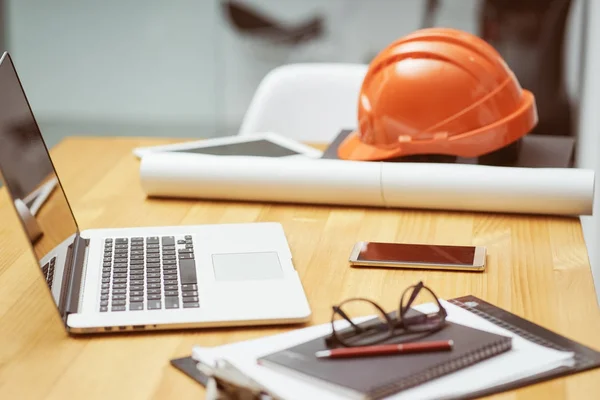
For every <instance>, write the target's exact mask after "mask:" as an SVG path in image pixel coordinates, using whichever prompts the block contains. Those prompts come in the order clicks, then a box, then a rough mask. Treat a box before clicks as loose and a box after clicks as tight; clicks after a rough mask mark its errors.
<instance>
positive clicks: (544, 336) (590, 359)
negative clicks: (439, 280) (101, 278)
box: [171, 295, 600, 400]
mask: <svg viewBox="0 0 600 400" xmlns="http://www.w3.org/2000/svg"><path fill="white" fill-rule="evenodd" d="M447 301H448V302H449V303H451V304H453V305H455V306H458V307H461V308H463V309H465V310H467V311H469V312H472V313H473V314H475V315H477V316H479V317H481V318H483V319H485V320H487V321H489V322H491V323H493V324H495V325H497V326H500V327H502V328H504V329H506V330H508V331H510V332H512V333H515V334H517V335H519V336H521V337H523V338H525V339H527V340H529V341H532V342H534V343H537V344H540V345H542V346H546V347H550V348H553V349H556V350H560V351H568V352H573V353H574V358H575V362H574V363H573V364H572V365H571V366H563V367H559V368H556V369H553V370H550V371H547V372H544V373H542V374H538V375H533V376H530V377H527V378H523V379H520V380H518V381H513V382H509V383H506V384H503V385H497V386H493V387H490V388H486V389H485V390H482V391H477V392H472V393H469V394H468V395H466V396H461V397H459V398H458V399H460V400H469V399H475V398H479V397H484V396H490V395H492V394H497V393H501V392H506V391H509V390H515V389H519V388H522V387H524V386H529V385H533V384H536V383H541V382H544V381H548V380H551V379H554V378H560V377H565V376H569V375H573V374H577V373H579V372H583V371H587V370H590V369H594V368H598V367H600V352H599V351H596V350H594V349H592V348H590V347H587V346H584V345H582V344H581V343H578V342H576V341H574V340H571V339H568V338H566V337H564V336H562V335H559V334H557V333H555V332H552V331H550V330H548V329H546V328H544V327H542V326H540V325H537V324H535V323H533V322H531V321H528V320H526V319H524V318H521V317H519V316H517V315H515V314H513V313H511V312H508V311H506V310H504V309H502V308H500V307H497V306H495V305H493V304H490V303H488V302H486V301H484V300H482V299H480V298H478V297H476V296H472V295H468V296H463V297H457V298H454V299H450V300H447ZM171 363H172V364H173V365H174V366H176V367H177V368H178V369H179V370H180V371H182V372H184V373H185V374H187V375H188V376H190V377H191V378H192V379H194V380H196V381H197V382H199V383H200V384H202V385H203V386H205V384H206V383H205V382H203V381H205V379H206V376H203V374H199V373H198V372H199V371H198V369H197V368H196V365H197V364H196V363H197V361H195V360H193V359H192V358H191V357H186V358H185V359H179V360H172V361H171ZM458 399H456V400H458Z"/></svg>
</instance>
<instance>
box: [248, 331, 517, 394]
mask: <svg viewBox="0 0 600 400" xmlns="http://www.w3.org/2000/svg"><path fill="white" fill-rule="evenodd" d="M437 340H452V341H453V342H454V346H453V349H452V350H451V351H441V352H428V353H419V354H402V355H391V356H379V357H366V358H363V357H361V358H351V359H343V360H341V359H318V358H316V357H315V353H316V352H317V351H320V350H326V349H327V348H328V347H327V346H326V344H325V338H324V337H319V338H316V339H313V340H310V341H308V342H305V343H302V344H299V345H296V346H293V347H290V348H288V349H285V350H282V351H278V352H275V353H273V354H269V355H267V356H265V357H261V358H259V359H258V362H259V363H260V364H261V365H264V366H266V367H269V368H276V369H278V370H279V371H280V372H282V373H286V372H287V373H291V374H294V375H296V374H302V375H304V378H305V379H308V380H309V381H310V382H311V383H312V384H316V385H319V384H320V385H325V386H329V389H330V390H332V391H337V392H338V393H340V394H341V395H343V396H344V397H346V398H354V399H380V398H384V397H386V396H389V395H391V394H394V393H397V392H400V391H402V390H406V389H409V388H411V387H414V386H417V385H421V384H423V383H425V382H428V381H431V380H433V379H437V378H439V377H441V376H444V375H447V374H450V373H453V372H455V371H458V370H460V369H463V368H466V367H468V366H471V365H473V364H476V363H478V362H480V361H483V360H485V359H488V358H491V357H494V356H496V355H498V354H500V353H503V352H505V351H508V350H510V348H511V345H512V338H510V337H507V336H503V335H498V334H495V333H490V332H486V331H482V330H478V329H474V328H471V327H468V326H464V325H460V324H456V323H452V322H448V324H447V326H446V327H445V328H444V329H442V330H440V331H438V332H435V333H433V334H431V335H429V336H427V337H426V338H422V339H420V340H418V341H437ZM296 377H300V376H299V375H296ZM300 378H302V377H300Z"/></svg>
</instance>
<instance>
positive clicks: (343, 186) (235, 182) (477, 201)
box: [140, 152, 594, 215]
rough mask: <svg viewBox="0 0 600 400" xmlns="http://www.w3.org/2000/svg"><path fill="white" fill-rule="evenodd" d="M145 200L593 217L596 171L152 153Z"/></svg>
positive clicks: (144, 176)
mask: <svg viewBox="0 0 600 400" xmlns="http://www.w3.org/2000/svg"><path fill="white" fill-rule="evenodd" d="M140 177H141V184H142V188H143V190H144V191H145V192H146V194H147V195H148V196H150V197H177V198H195V199H227V200H238V201H266V202H286V203H308V204H331V205H353V206H375V207H393V208H417V209H438V210H465V211H484V212H507V213H526V214H554V215H591V214H592V206H593V199H594V171H593V170H585V169H576V168H514V167H494V166H482V165H465V164H442V163H404V162H400V163H393V162H366V161H345V160H325V159H308V158H307V159H302V158H295V159H284V158H268V157H242V156H224V157H222V156H210V155H198V154H183V153H167V152H165V153H154V154H149V155H146V156H144V157H143V158H142V162H141V166H140Z"/></svg>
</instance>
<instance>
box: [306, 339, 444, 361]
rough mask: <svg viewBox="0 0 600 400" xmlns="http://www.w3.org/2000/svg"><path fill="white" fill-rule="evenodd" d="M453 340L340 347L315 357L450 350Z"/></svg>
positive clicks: (367, 355)
mask: <svg viewBox="0 0 600 400" xmlns="http://www.w3.org/2000/svg"><path fill="white" fill-rule="evenodd" d="M452 346H454V341H452V340H439V341H433V342H415V343H402V344H383V345H374V346H360V347H342V348H339V349H333V350H322V351H317V352H316V353H315V355H316V356H317V358H344V357H369V356H383V355H391V354H405V353H426V352H430V351H448V350H452Z"/></svg>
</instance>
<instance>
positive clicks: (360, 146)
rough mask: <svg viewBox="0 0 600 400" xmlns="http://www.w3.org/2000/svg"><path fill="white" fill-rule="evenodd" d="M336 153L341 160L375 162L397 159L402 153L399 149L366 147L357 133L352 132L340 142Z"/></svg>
mask: <svg viewBox="0 0 600 400" xmlns="http://www.w3.org/2000/svg"><path fill="white" fill-rule="evenodd" d="M337 153H338V157H339V158H340V159H342V160H354V161H377V160H387V159H390V158H395V157H399V156H400V155H402V153H403V152H402V149H401V148H395V149H389V150H386V149H382V148H380V147H375V146H371V145H368V144H366V143H364V142H362V141H361V140H360V137H359V135H358V132H357V131H354V132H352V133H350V134H349V135H348V136H347V137H346V139H344V140H343V141H342V143H341V144H340V146H339V147H338V149H337Z"/></svg>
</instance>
